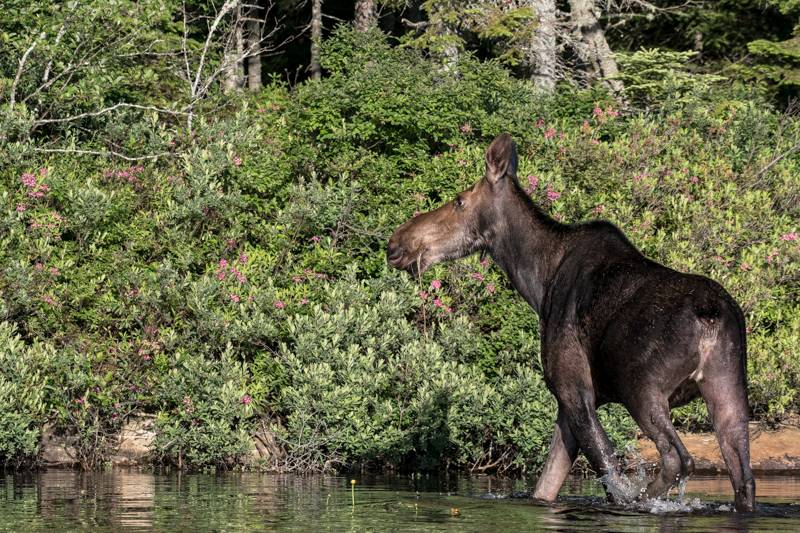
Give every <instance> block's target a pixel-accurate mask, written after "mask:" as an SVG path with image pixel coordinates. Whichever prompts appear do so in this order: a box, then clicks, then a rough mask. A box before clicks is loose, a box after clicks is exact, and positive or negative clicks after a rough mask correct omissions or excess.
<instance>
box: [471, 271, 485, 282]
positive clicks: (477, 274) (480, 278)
mask: <svg viewBox="0 0 800 533" xmlns="http://www.w3.org/2000/svg"><path fill="white" fill-rule="evenodd" d="M472 279H476V280H478V281H483V280H484V279H486V278H485V277H484V275H483V274H481V273H480V272H473V273H472Z"/></svg>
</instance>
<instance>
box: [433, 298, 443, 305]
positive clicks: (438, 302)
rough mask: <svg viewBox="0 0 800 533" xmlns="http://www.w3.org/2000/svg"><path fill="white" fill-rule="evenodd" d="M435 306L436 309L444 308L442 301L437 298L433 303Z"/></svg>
mask: <svg viewBox="0 0 800 533" xmlns="http://www.w3.org/2000/svg"><path fill="white" fill-rule="evenodd" d="M433 305H435V306H436V307H444V304H443V303H442V301H441V300H440V299H439V298H436V299H435V300H434V301H433Z"/></svg>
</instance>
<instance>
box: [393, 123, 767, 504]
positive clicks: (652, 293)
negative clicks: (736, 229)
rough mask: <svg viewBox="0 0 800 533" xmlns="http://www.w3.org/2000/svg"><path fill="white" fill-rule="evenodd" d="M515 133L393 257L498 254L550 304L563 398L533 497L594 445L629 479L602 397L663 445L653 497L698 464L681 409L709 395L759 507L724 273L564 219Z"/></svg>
mask: <svg viewBox="0 0 800 533" xmlns="http://www.w3.org/2000/svg"><path fill="white" fill-rule="evenodd" d="M516 169H517V153H516V147H515V146H514V142H513V141H512V140H511V137H510V136H508V135H505V134H504V135H501V136H499V137H498V138H497V139H495V140H494V142H492V144H491V145H490V146H489V149H488V150H487V153H486V173H485V175H484V177H483V178H482V179H481V180H480V181H478V183H476V184H475V185H474V186H473V187H472V188H470V189H467V190H465V191H463V192H461V193H460V194H459V195H458V196H457V197H456V199H455V200H453V201H451V202H448V203H446V204H445V205H443V206H442V207H440V208H438V209H435V210H433V211H430V212H428V213H424V214H422V215H419V216H417V217H415V218H412V219H411V220H409V221H408V222H406V223H405V224H403V225H402V226H400V227H399V228H398V229H397V230H396V231H395V233H394V235H392V237H391V239H390V240H389V246H388V250H387V258H388V261H389V263H390V264H391V265H392V266H395V267H397V268H402V269H405V270H408V271H409V272H410V273H412V274H414V275H421V274H422V272H424V271H425V269H427V268H428V267H429V266H430V265H432V264H434V263H437V262H441V261H445V260H451V259H458V258H460V257H464V256H466V255H469V254H472V253H474V252H478V251H483V252H486V253H489V254H490V255H491V256H492V258H493V259H494V260H495V262H496V263H497V264H498V265H499V266H500V267H501V268H502V269H503V270H504V271H505V272H506V274H508V277H509V279H510V280H511V284H512V285H513V286H514V288H516V290H517V291H519V293H520V294H521V295H522V297H523V298H525V300H526V301H527V302H528V303H529V304H530V306H531V307H532V308H533V309H534V310H535V311H536V312H537V313H538V314H539V317H540V324H541V337H542V350H541V353H542V366H543V369H544V378H545V381H546V383H547V386H548V387H549V389H550V390H551V391H552V393H553V394H554V395H555V397H556V399H557V400H558V418H557V421H556V425H555V432H554V435H553V440H552V443H551V448H550V454H549V456H548V459H547V462H546V464H545V466H544V470H543V472H542V476H541V477H540V479H539V482H538V483H537V486H536V489H535V491H534V497H535V498H537V499H539V500H543V501H553V500H554V499H555V497H556V495H557V494H558V491H559V489H560V487H561V485H562V484H563V482H564V479H565V478H566V476H567V475H568V473H569V471H570V468H571V466H572V463H573V462H574V460H575V458H576V456H577V454H578V450H579V449H580V450H582V451H583V453H584V454H585V455H586V456H587V458H588V459H589V461H590V462H591V464H592V466H593V467H594V469H595V470H596V471H597V472H598V473H599V474H600V475H601V476H602V477H601V479H602V480H603V482H604V484H605V485H606V487H607V490H609V492H610V494H612V495H614V496H615V497H616V498H617V499H620V498H621V497H620V496H619V493H618V492H617V491H614V490H613V489H614V488H619V487H624V486H627V480H626V479H625V478H624V476H622V474H621V472H620V466H619V464H618V461H617V458H616V456H615V454H614V450H613V448H612V445H611V442H610V441H609V439H608V436H607V435H606V433H605V431H603V428H602V427H601V425H600V422H599V421H598V418H597V414H596V408H597V407H598V406H600V405H602V404H604V403H608V402H618V403H621V404H623V405H625V407H626V408H627V409H628V411H629V412H630V413H631V415H632V416H633V418H634V419H635V420H636V422H637V423H638V424H639V426H640V427H641V428H642V431H644V433H645V434H646V435H647V436H648V437H650V438H651V439H652V440H653V441H654V442H655V444H656V447H657V448H658V451H659V453H660V454H661V464H660V466H661V469H660V473H659V474H658V476H657V477H656V478H655V479H654V480H653V481H652V482H651V483H650V484H649V485H648V488H647V494H648V495H649V496H659V495H662V494H664V493H665V492H666V491H667V490H668V489H669V488H670V487H672V486H673V485H674V484H675V483H676V481H678V480H680V479H682V478H686V477H687V476H689V475H690V474H691V472H692V470H693V468H694V464H693V461H692V458H691V456H690V455H689V454H688V452H687V451H686V448H685V447H684V445H683V443H682V442H681V440H680V439H679V438H678V434H677V433H676V431H675V428H674V427H673V425H672V422H671V420H670V414H669V412H670V408H671V407H675V406H677V405H682V404H684V403H686V402H688V401H690V400H691V399H693V398H696V397H697V396H698V395H702V397H703V398H704V399H705V401H706V405H707V406H708V411H709V414H710V415H711V419H712V422H713V424H714V428H715V430H716V434H717V438H718V440H719V443H720V448H721V451H722V455H723V457H724V459H725V463H726V465H727V467H728V470H729V473H730V478H731V482H732V484H733V488H734V492H735V504H736V508H737V509H738V510H740V511H752V510H753V507H754V505H755V482H754V481H753V475H752V472H751V470H750V458H749V436H748V430H747V420H748V404H747V387H746V376H745V368H746V345H745V332H744V318H743V316H742V312H741V310H740V308H739V306H738V305H737V304H736V302H735V301H734V300H733V298H732V297H731V296H730V295H729V294H728V293H727V292H726V291H725V290H724V289H723V288H722V287H721V286H720V285H719V284H717V283H715V282H714V281H712V280H710V279H708V278H706V277H703V276H695V275H691V274H682V273H680V272H676V271H674V270H672V269H670V268H667V267H665V266H663V265H660V264H658V263H656V262H654V261H651V260H650V259H647V258H646V257H644V256H643V255H642V254H641V252H639V251H638V250H637V249H636V248H635V247H634V246H633V245H632V244H631V243H630V242H629V241H628V239H627V238H626V237H625V235H624V234H623V233H622V232H621V231H620V230H619V229H618V228H617V227H615V226H614V225H613V224H611V223H609V222H605V221H592V222H587V223H583V224H573V225H565V224H560V223H558V222H556V221H554V220H553V219H551V218H550V217H548V216H547V215H546V214H545V213H544V212H543V211H542V210H541V209H539V207H538V206H536V205H535V204H534V203H533V202H532V201H531V199H530V198H529V197H528V195H527V194H525V192H524V191H523V190H522V189H521V187H520V185H519V183H518V182H517V179H516Z"/></svg>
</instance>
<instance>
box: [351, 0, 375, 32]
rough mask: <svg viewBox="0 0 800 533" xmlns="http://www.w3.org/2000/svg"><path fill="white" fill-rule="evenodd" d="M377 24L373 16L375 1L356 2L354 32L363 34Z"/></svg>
mask: <svg viewBox="0 0 800 533" xmlns="http://www.w3.org/2000/svg"><path fill="white" fill-rule="evenodd" d="M377 23H378V18H377V16H376V14H375V0H358V1H357V2H356V17H355V28H356V31H360V32H365V31H367V30H369V29H370V28H372V27H373V26H375V25H376V24H377Z"/></svg>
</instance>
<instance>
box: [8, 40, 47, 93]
mask: <svg viewBox="0 0 800 533" xmlns="http://www.w3.org/2000/svg"><path fill="white" fill-rule="evenodd" d="M44 38H45V33H44V32H42V33H40V34H39V36H38V37H37V38H36V39H34V40H33V43H32V44H31V45H30V46H29V47H28V49H27V50H25V53H24V54H22V57H21V58H20V60H19V66H18V67H17V75H16V76H14V83H12V84H11V94H10V95H9V97H8V103H9V105H10V107H14V103H15V102H16V97H17V85H19V80H20V78H21V77H22V71H23V70H25V63H27V62H28V56H29V55H31V52H33V49H34V48H36V45H37V44H39V41H41V40H42V39H44Z"/></svg>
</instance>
